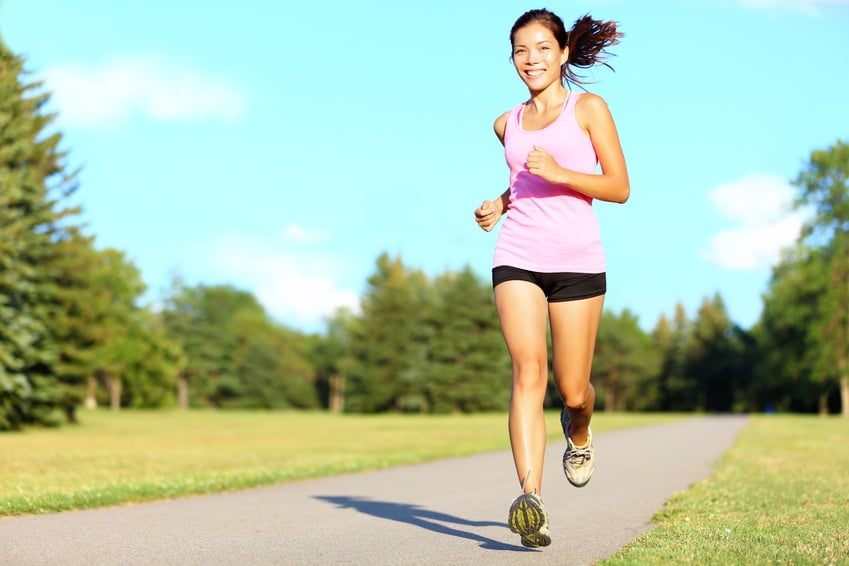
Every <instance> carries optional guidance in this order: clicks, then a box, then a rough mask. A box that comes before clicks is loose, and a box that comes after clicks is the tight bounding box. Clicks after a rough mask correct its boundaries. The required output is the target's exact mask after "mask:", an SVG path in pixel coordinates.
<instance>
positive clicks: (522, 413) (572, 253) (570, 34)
mask: <svg viewBox="0 0 849 566" xmlns="http://www.w3.org/2000/svg"><path fill="white" fill-rule="evenodd" d="M621 36H622V34H621V33H620V32H618V31H617V29H616V23H615V22H602V21H598V20H594V19H592V18H591V17H590V16H583V17H581V18H579V19H578V20H577V21H576V22H575V23H574V25H573V26H572V28H571V29H569V30H567V29H566V28H565V26H564V25H563V21H562V20H561V19H560V18H559V17H558V16H557V15H555V14H554V13H552V12H550V11H548V10H545V9H541V10H531V11H529V12H526V13H525V14H523V15H522V16H520V17H519V19H518V20H516V23H515V24H514V25H513V27H512V29H511V30H510V43H511V45H512V49H513V51H512V61H513V65H514V66H515V68H516V72H517V73H518V74H519V78H520V79H522V82H524V83H525V86H527V88H528V92H529V95H530V96H529V98H528V99H527V100H526V101H525V102H522V103H521V104H518V105H517V106H515V107H514V108H513V109H512V110H510V111H508V112H505V113H504V114H502V115H501V116H499V117H498V119H496V120H495V125H494V128H495V135H496V136H498V139H499V140H500V141H501V143H502V144H503V145H504V154H505V157H506V160H507V165H508V166H509V168H510V186H509V188H508V189H507V190H506V191H505V192H504V193H503V194H502V195H500V196H499V197H498V198H496V199H495V200H494V201H489V200H485V201H483V203H482V204H481V205H480V207H479V208H477V209H476V210H475V219H476V221H477V223H478V225H479V226H480V227H481V228H482V229H484V230H486V231H487V232H488V231H490V230H492V229H493V228H494V227H495V225H496V224H497V223H498V221H499V220H500V218H501V216H502V215H504V214H506V215H507V216H506V218H505V221H504V224H503V226H502V227H501V231H500V233H499V236H498V240H497V244H496V246H495V254H494V259H493V264H492V265H493V269H492V284H493V292H494V295H495V306H496V309H497V311H498V317H499V321H500V323H501V331H502V333H503V335H504V340H505V342H506V344H507V349H508V351H509V353H510V357H511V359H512V362H513V386H512V394H511V398H510V414H509V423H508V424H509V426H508V428H509V432H510V443H511V446H512V451H513V460H514V462H515V466H516V472H517V475H518V479H519V484H520V486H521V489H522V494H521V495H520V496H519V497H517V498H516V499H515V500H514V501H513V503H512V505H511V506H510V511H509V517H508V524H509V526H510V529H511V530H512V531H513V532H515V533H517V534H519V535H520V536H521V542H522V544H523V545H524V546H527V547H531V548H536V547H541V546H547V545H549V544H551V535H550V531H549V516H548V514H547V513H546V511H545V507H544V504H543V500H542V497H541V493H542V490H541V488H542V469H543V455H544V452H545V443H546V432H545V419H544V413H543V402H544V399H545V393H546V386H547V384H548V351H547V343H546V330H547V328H546V324H547V321H548V322H549V323H550V329H551V340H552V347H553V369H554V383H555V384H556V386H557V390H558V392H559V393H560V396H561V398H562V400H563V404H564V409H563V411H562V412H561V417H560V420H561V425H562V427H563V433H564V435H565V437H566V452H565V454H564V455H563V469H564V472H565V474H566V478H567V479H568V480H569V482H570V483H571V484H572V485H574V486H576V487H583V486H584V485H586V484H587V482H588V481H589V480H590V477H591V476H592V473H593V468H594V465H595V454H594V449H593V441H592V431H591V430H590V419H591V417H592V413H593V403H594V401H595V391H594V390H593V386H592V384H590V369H591V366H592V358H593V351H594V349H595V340H596V332H597V330H598V324H599V320H600V318H601V312H602V305H603V302H604V294H605V292H606V290H607V286H606V274H605V270H606V266H605V257H604V250H603V248H602V242H601V235H600V231H599V226H598V222H597V220H596V216H595V213H594V212H593V208H592V203H593V200H594V199H598V200H602V201H609V202H616V203H624V202H625V201H627V200H628V197H629V195H630V184H629V181H628V170H627V167H626V165H625V157H624V155H623V152H622V147H621V145H620V142H619V136H618V134H617V131H616V126H615V124H614V121H613V117H612V116H611V114H610V111H609V110H608V108H607V104H606V103H605V102H604V100H603V99H602V98H601V97H599V96H597V95H595V94H591V93H589V92H576V91H574V90H570V89H569V86H570V85H577V84H582V82H583V81H582V77H581V76H580V75H577V74H576V73H575V68H578V69H588V68H590V67H592V66H593V65H595V64H597V63H602V64H605V65H606V63H604V56H605V55H606V53H605V49H606V48H607V47H610V46H612V45H615V44H617V43H618V42H619V38H620V37H621ZM599 166H600V172H599V171H598V169H599Z"/></svg>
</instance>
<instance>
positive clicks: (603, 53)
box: [560, 14, 624, 84]
mask: <svg viewBox="0 0 849 566" xmlns="http://www.w3.org/2000/svg"><path fill="white" fill-rule="evenodd" d="M623 35H624V34H623V33H622V32H620V31H617V30H616V22H613V21H607V22H603V21H601V20H594V19H593V18H592V17H590V16H589V14H587V15H585V16H583V17H581V18H578V19H577V20H575V23H574V24H573V25H572V29H571V30H570V31H569V32H568V33H567V37H568V39H567V42H568V46H569V60H568V61H567V62H566V63H565V64H564V65H563V67H562V68H561V70H560V76H561V78H562V79H563V81H564V82H567V83H575V84H584V83H585V82H586V81H585V80H584V77H583V76H582V75H579V74H578V73H576V72H575V71H574V70H573V67H577V68H579V69H589V68H590V67H592V66H593V65H595V64H596V63H600V64H602V65H604V66H605V67H607V68H608V69H610V70H611V71H612V70H613V67H611V66H610V64H608V63H607V61H606V59H607V58H608V57H609V56H610V55H611V54H610V53H608V52H607V48H608V47H611V46H613V45H616V44H618V43H619V38H620V37H622V36H623Z"/></svg>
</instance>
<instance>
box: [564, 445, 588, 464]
mask: <svg viewBox="0 0 849 566" xmlns="http://www.w3.org/2000/svg"><path fill="white" fill-rule="evenodd" d="M592 458H593V453H592V452H591V451H590V449H589V448H573V449H572V450H570V451H569V455H568V456H566V459H567V460H569V463H570V464H572V465H573V466H583V465H584V464H586V463H587V462H588V461H590V460H592Z"/></svg>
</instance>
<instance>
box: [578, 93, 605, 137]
mask: <svg viewBox="0 0 849 566" xmlns="http://www.w3.org/2000/svg"><path fill="white" fill-rule="evenodd" d="M609 117H610V109H609V108H608V107H607V102H605V100H604V99H603V98H602V97H600V96H599V95H597V94H593V93H592V92H582V93H580V96H579V97H578V100H577V101H576V102H575V119H576V120H577V121H578V123H579V124H580V125H581V126H582V127H583V128H584V129H589V127H590V126H591V125H592V124H593V123H594V122H596V121H598V120H606V119H608V118H609Z"/></svg>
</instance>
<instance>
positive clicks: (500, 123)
mask: <svg viewBox="0 0 849 566" xmlns="http://www.w3.org/2000/svg"><path fill="white" fill-rule="evenodd" d="M511 112H512V110H508V111H507V112H505V113H504V114H502V115H501V116H499V117H498V118H496V119H495V124H493V125H492V128H493V130H495V135H496V136H498V139H499V140H501V143H504V132H505V131H506V130H507V120H508V119H509V118H510V113H511Z"/></svg>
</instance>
